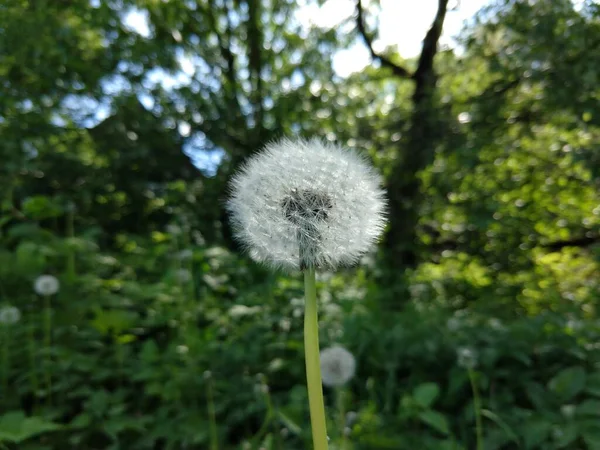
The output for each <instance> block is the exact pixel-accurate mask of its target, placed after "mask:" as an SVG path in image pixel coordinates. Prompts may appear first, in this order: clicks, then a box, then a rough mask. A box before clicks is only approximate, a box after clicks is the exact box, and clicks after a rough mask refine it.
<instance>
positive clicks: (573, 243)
mask: <svg viewBox="0 0 600 450" xmlns="http://www.w3.org/2000/svg"><path fill="white" fill-rule="evenodd" d="M598 243H600V235H589V236H583V237H578V238H573V239H568V240H564V241H555V242H548V243H546V244H542V247H544V248H547V249H549V250H552V251H558V250H562V249H563V248H564V247H589V246H590V245H593V244H598Z"/></svg>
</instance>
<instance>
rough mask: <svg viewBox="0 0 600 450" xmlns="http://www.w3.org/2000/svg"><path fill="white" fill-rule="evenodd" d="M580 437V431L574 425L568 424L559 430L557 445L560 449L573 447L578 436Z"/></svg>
mask: <svg viewBox="0 0 600 450" xmlns="http://www.w3.org/2000/svg"><path fill="white" fill-rule="evenodd" d="M578 435H579V429H578V428H577V425H576V424H574V423H570V424H567V425H565V426H563V427H560V428H559V429H558V434H557V436H558V437H557V439H556V445H557V447H558V448H565V447H567V446H569V445H571V444H572V443H573V442H574V441H575V439H577V436H578Z"/></svg>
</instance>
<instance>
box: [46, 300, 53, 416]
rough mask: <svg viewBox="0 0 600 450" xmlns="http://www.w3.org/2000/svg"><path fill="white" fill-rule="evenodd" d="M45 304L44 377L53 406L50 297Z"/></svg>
mask: <svg viewBox="0 0 600 450" xmlns="http://www.w3.org/2000/svg"><path fill="white" fill-rule="evenodd" d="M44 302H45V308H44V318H45V320H44V346H45V347H46V367H45V368H44V375H45V377H46V390H47V393H46V394H47V399H48V405H50V406H52V374H51V373H50V368H51V367H52V354H51V353H52V308H51V306H50V296H49V295H46V296H45V297H44Z"/></svg>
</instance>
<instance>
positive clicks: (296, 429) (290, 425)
mask: <svg viewBox="0 0 600 450" xmlns="http://www.w3.org/2000/svg"><path fill="white" fill-rule="evenodd" d="M277 417H278V418H279V420H281V422H282V423H283V424H284V425H285V427H286V428H287V429H288V430H290V432H291V433H293V434H296V435H300V434H301V433H302V428H301V427H300V425H298V424H297V423H296V422H295V421H294V420H293V419H292V418H290V417H289V416H288V415H286V414H284V413H283V411H281V410H278V411H277Z"/></svg>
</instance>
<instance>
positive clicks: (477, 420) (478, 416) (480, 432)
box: [468, 369, 483, 450]
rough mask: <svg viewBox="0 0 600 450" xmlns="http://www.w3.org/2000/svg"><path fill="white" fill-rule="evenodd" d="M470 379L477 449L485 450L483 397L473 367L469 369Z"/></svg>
mask: <svg viewBox="0 0 600 450" xmlns="http://www.w3.org/2000/svg"><path fill="white" fill-rule="evenodd" d="M468 372H469V380H470V381H471V389H472V391H473V406H474V408H475V427H476V432H477V450H483V426H482V424H481V398H480V397H479V389H477V383H476V382H475V372H473V369H468Z"/></svg>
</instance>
